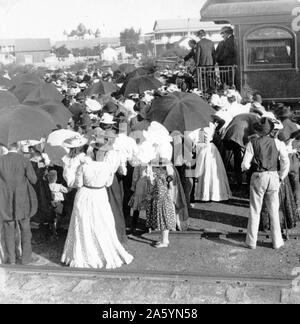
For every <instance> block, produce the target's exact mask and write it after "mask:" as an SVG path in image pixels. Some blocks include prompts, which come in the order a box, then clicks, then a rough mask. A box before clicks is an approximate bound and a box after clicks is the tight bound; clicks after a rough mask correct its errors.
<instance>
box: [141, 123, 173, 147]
mask: <svg viewBox="0 0 300 324" xmlns="http://www.w3.org/2000/svg"><path fill="white" fill-rule="evenodd" d="M143 135H144V137H145V139H146V140H147V141H149V142H151V143H154V144H161V143H164V142H172V141H173V138H172V137H171V136H170V135H169V132H168V130H167V129H166V128H165V127H164V126H163V125H162V124H160V123H158V122H152V123H151V124H150V126H149V128H148V130H147V131H143Z"/></svg>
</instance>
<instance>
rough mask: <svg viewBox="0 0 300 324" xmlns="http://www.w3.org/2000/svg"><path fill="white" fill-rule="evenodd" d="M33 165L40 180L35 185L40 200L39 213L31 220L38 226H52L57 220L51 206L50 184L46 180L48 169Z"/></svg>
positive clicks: (33, 163)
mask: <svg viewBox="0 0 300 324" xmlns="http://www.w3.org/2000/svg"><path fill="white" fill-rule="evenodd" d="M32 165H33V168H34V170H35V173H36V176H37V178H38V181H37V183H36V184H35V185H34V189H35V192H36V195H37V199H38V211H37V213H36V215H34V216H33V217H32V218H31V221H32V222H34V223H38V224H46V223H47V224H52V223H53V222H54V219H55V212H54V209H53V206H52V204H51V201H52V195H51V191H50V188H49V183H48V181H47V180H46V179H45V178H44V175H45V171H46V169H45V168H38V165H37V163H35V162H32Z"/></svg>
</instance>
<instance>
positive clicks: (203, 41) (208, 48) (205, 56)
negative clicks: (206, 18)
mask: <svg viewBox="0 0 300 324" xmlns="http://www.w3.org/2000/svg"><path fill="white" fill-rule="evenodd" d="M197 36H198V37H199V38H200V41H199V42H198V44H197V48H196V66H197V67H205V66H214V65H215V52H216V50H215V45H214V43H213V42H212V41H211V40H209V39H207V38H206V31H205V30H203V29H202V30H199V31H198V33H197Z"/></svg>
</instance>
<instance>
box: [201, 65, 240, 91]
mask: <svg viewBox="0 0 300 324" xmlns="http://www.w3.org/2000/svg"><path fill="white" fill-rule="evenodd" d="M235 71H236V66H235V65H228V66H218V65H217V66H205V67H198V68H197V80H198V88H199V90H200V91H201V92H203V93H207V92H208V90H210V89H219V88H220V87H221V86H222V85H224V84H227V85H229V86H232V85H234V84H235Z"/></svg>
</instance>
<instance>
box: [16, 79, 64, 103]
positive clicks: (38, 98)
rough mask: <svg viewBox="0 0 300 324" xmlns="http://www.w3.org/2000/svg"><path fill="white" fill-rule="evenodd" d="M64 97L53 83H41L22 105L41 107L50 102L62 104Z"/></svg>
mask: <svg viewBox="0 0 300 324" xmlns="http://www.w3.org/2000/svg"><path fill="white" fill-rule="evenodd" d="M62 100H63V96H62V95H61V94H60V93H59V91H58V90H57V89H56V87H55V86H54V85H53V84H51V83H46V82H44V83H41V84H39V85H38V86H35V87H34V88H33V89H32V90H31V91H30V92H29V93H28V94H27V96H26V97H25V99H24V100H23V101H22V103H24V104H26V105H35V104H36V105H41V104H44V103H46V102H48V101H56V102H62Z"/></svg>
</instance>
